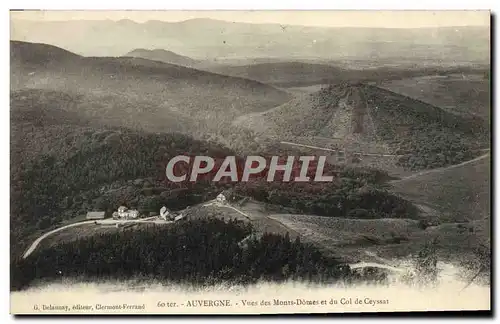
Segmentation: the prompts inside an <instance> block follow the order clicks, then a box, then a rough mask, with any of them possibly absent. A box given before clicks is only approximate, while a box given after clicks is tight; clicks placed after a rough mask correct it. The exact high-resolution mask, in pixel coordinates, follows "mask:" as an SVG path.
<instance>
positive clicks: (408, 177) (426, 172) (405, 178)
mask: <svg viewBox="0 0 500 324" xmlns="http://www.w3.org/2000/svg"><path fill="white" fill-rule="evenodd" d="M489 155H490V152H488V153H486V154H483V155H481V156H478V157H477V158H474V159H472V160H469V161H465V162H462V163H459V164H453V165H450V166H447V167H443V168H437V169H431V170H426V171H421V172H418V173H416V174H412V175H410V176H407V177H404V178H401V179H397V180H392V181H389V183H391V184H395V183H398V182H401V181H405V180H408V179H412V178H416V177H420V176H422V175H426V174H430V173H435V172H442V171H446V170H451V169H454V168H458V167H461V166H464V165H467V164H470V163H474V162H477V161H480V160H482V159H484V158H486V157H488V156H489Z"/></svg>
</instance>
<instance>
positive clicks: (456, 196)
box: [392, 156, 491, 222]
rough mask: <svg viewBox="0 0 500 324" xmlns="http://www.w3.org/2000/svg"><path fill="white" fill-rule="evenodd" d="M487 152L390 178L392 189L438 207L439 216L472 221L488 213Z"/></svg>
mask: <svg viewBox="0 0 500 324" xmlns="http://www.w3.org/2000/svg"><path fill="white" fill-rule="evenodd" d="M490 163H491V161H490V156H486V157H485V158H482V159H480V160H476V161H474V162H471V163H468V164H463V165H461V166H457V167H452V168H445V169H442V170H437V171H434V172H429V173H424V174H422V175H416V176H413V177H410V178H408V179H403V180H400V181H394V182H393V183H392V187H393V191H394V192H396V193H398V194H400V195H402V196H403V197H405V198H407V199H410V200H411V201H414V202H416V203H422V204H427V205H429V206H431V207H433V208H434V209H437V210H439V211H441V213H442V215H441V220H442V221H450V222H463V221H475V220H481V219H485V218H488V219H489V217H490V213H491V210H490V199H491V193H490V189H491V165H490Z"/></svg>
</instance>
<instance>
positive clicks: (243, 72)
mask: <svg viewBox="0 0 500 324" xmlns="http://www.w3.org/2000/svg"><path fill="white" fill-rule="evenodd" d="M207 69H208V70H209V71H213V72H216V73H221V74H225V75H231V76H237V77H242V78H246V79H252V80H257V81H261V82H264V83H267V84H272V85H276V86H280V87H298V86H309V85H316V84H322V83H323V84H325V83H326V84H327V83H334V82H340V81H381V80H399V79H404V78H409V77H416V76H425V75H435V74H437V73H461V72H465V73H468V72H471V71H475V69H473V68H468V67H450V68H441V67H430V68H411V67H403V68H398V67H376V68H370V69H357V68H356V69H350V68H346V67H339V66H337V65H335V64H334V63H332V64H325V63H307V62H302V61H300V62H299V61H290V62H270V63H255V64H248V65H221V66H214V67H209V68H207ZM483 70H484V69H477V71H479V72H480V73H482V72H483Z"/></svg>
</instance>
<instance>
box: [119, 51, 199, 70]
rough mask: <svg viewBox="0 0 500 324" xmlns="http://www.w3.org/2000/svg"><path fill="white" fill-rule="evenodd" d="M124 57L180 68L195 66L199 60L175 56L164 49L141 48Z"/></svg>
mask: <svg viewBox="0 0 500 324" xmlns="http://www.w3.org/2000/svg"><path fill="white" fill-rule="evenodd" d="M124 56H125V57H139V58H144V59H148V60H152V61H160V62H164V63H170V64H177V65H182V66H196V65H197V64H198V63H200V61H199V60H193V59H192V58H190V57H187V56H183V55H179V54H176V53H174V52H172V51H167V50H164V49H154V50H147V49H143V48H138V49H135V50H133V51H131V52H129V53H127V54H125V55H124Z"/></svg>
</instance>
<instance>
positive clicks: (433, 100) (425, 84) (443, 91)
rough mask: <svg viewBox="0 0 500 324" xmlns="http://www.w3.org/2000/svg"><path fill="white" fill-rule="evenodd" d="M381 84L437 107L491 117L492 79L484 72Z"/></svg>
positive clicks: (418, 78) (408, 79) (423, 77)
mask: <svg viewBox="0 0 500 324" xmlns="http://www.w3.org/2000/svg"><path fill="white" fill-rule="evenodd" d="M379 86H381V87H383V88H386V89H388V90H391V91H394V92H397V93H400V94H402V95H405V96H408V97H411V98H415V99H419V100H422V101H424V102H427V103H429V104H432V105H434V106H437V107H440V108H443V109H447V110H449V111H454V112H458V113H471V114H475V115H478V116H480V117H482V118H484V119H486V120H489V119H490V115H491V114H490V97H491V95H490V80H489V78H485V76H484V74H450V75H445V76H422V77H415V78H407V79H402V80H390V81H383V82H380V83H379Z"/></svg>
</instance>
